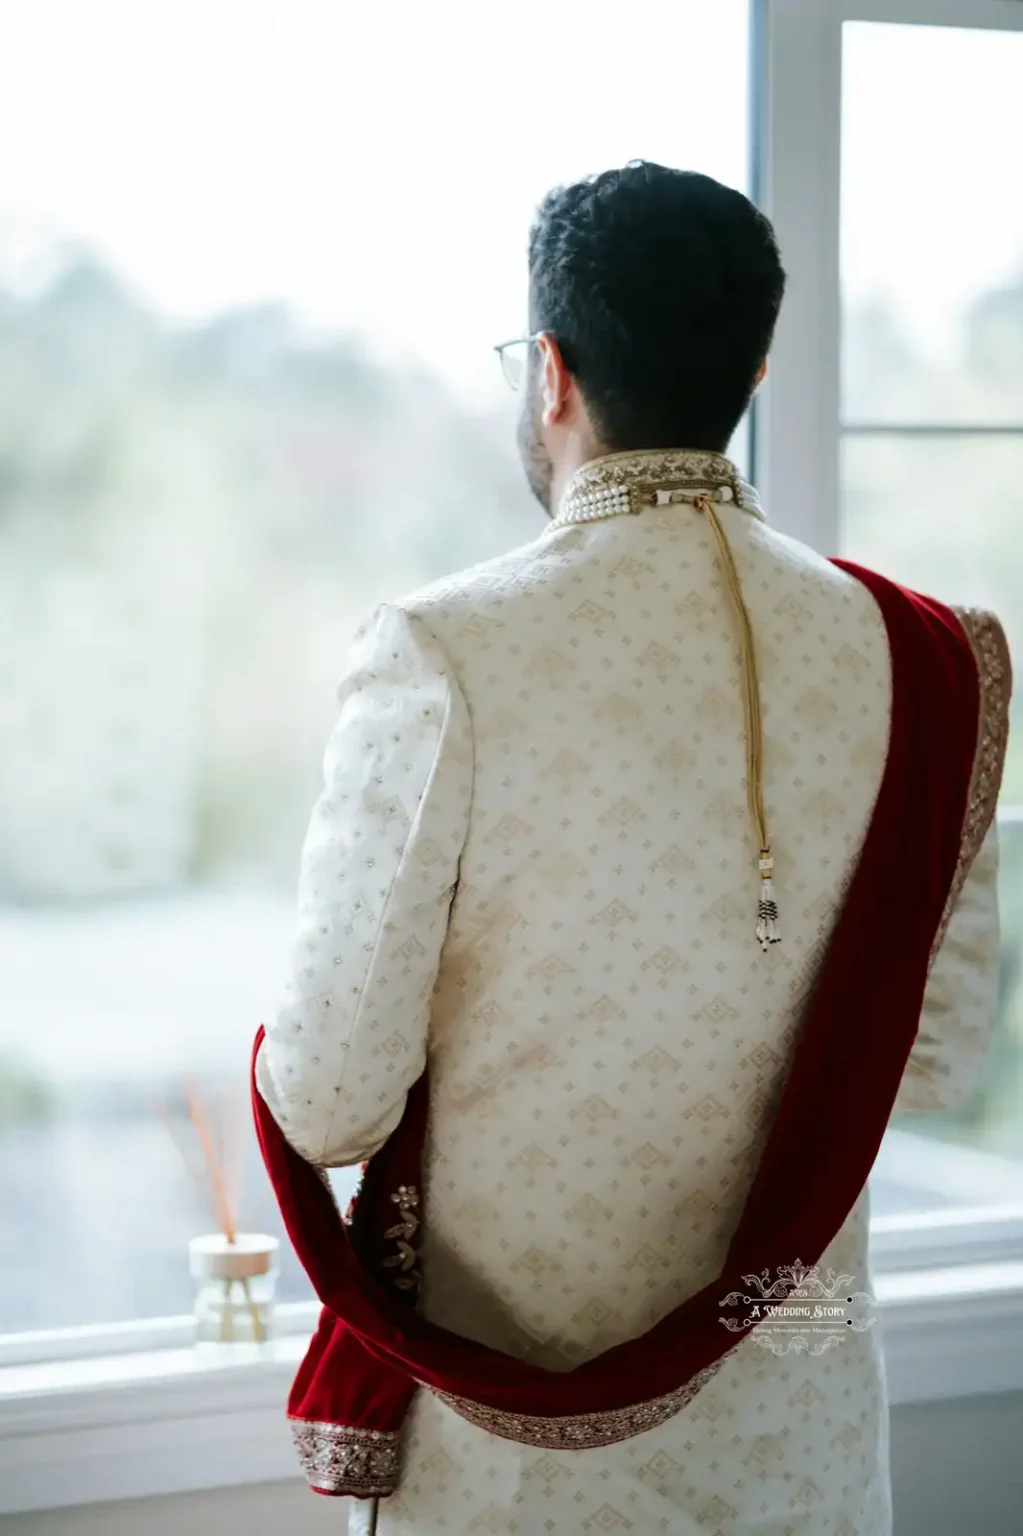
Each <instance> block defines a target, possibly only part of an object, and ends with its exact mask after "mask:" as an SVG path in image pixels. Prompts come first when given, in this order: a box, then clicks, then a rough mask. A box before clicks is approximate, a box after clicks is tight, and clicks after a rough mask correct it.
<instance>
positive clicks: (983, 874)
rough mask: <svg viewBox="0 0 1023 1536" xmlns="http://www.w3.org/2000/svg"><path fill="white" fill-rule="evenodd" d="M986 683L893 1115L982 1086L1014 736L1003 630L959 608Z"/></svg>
mask: <svg viewBox="0 0 1023 1536" xmlns="http://www.w3.org/2000/svg"><path fill="white" fill-rule="evenodd" d="M956 614H957V617H958V618H959V621H960V623H961V624H962V626H963V630H964V632H965V634H966V636H967V638H968V640H969V642H970V646H971V649H972V651H973V654H974V659H975V660H976V663H977V672H978V680H979V684H980V718H979V721H978V732H977V737H978V739H977V749H976V757H975V761H974V767H973V779H972V783H971V785H970V794H969V803H968V806H967V812H966V820H965V824H964V827H963V841H962V847H961V849H960V866H961V870H962V874H960V873H959V872H958V871H957V879H956V890H955V894H954V896H953V898H952V905H951V911H950V913H949V914H948V921H947V925H946V927H945V930H944V934H943V937H942V938H941V941H940V943H939V945H938V948H937V951H936V953H935V955H934V956H933V959H932V962H931V971H930V975H929V977H928V981H927V988H926V991H925V992H924V1001H923V1008H922V1010H921V1015H920V1027H919V1030H918V1033H917V1037H916V1040H915V1041H914V1044H913V1049H912V1051H911V1052H910V1055H909V1060H908V1061H907V1063H906V1070H905V1072H904V1074H903V1078H902V1083H901V1085H900V1087H899V1094H898V1097H897V1099H896V1102H895V1112H896V1113H897V1114H899V1113H905V1112H906V1111H908V1110H922V1111H934V1110H942V1109H950V1108H951V1107H952V1106H953V1105H955V1104H959V1103H961V1102H962V1101H963V1100H964V1099H966V1098H968V1097H969V1095H970V1094H971V1093H972V1092H973V1090H974V1088H975V1087H976V1086H977V1084H978V1083H979V1081H980V1079H981V1076H982V1074H983V1070H984V1064H985V1061H986V1059H987V1051H988V1046H989V1044H990V1040H991V1033H992V1029H993V1026H994V1023H995V1018H996V1016H997V1012H998V981H999V961H1000V952H1001V945H1000V932H999V922H998V830H997V825H996V822H995V814H996V810H997V805H998V793H999V790H1000V788H1001V782H1002V772H1003V768H1004V765H1005V752H1006V745H1007V742H1008V733H1009V701H1010V698H1011V695H1012V662H1011V660H1010V657H1009V650H1008V646H1007V645H1006V641H1005V634H1004V631H1003V630H1002V626H1001V625H1000V623H999V622H998V620H997V619H996V618H995V617H994V615H993V614H990V613H986V612H984V611H983V610H981V609H973V608H966V609H957V610H956Z"/></svg>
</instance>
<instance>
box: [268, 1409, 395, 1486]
mask: <svg viewBox="0 0 1023 1536" xmlns="http://www.w3.org/2000/svg"><path fill="white" fill-rule="evenodd" d="M290 1423H291V1433H292V1437H293V1439H294V1441H295V1448H296V1450H297V1451H298V1458H299V1461H300V1462H301V1463H302V1470H303V1472H304V1473H305V1475H306V1478H307V1479H308V1481H309V1485H310V1487H312V1488H318V1489H319V1490H320V1492H321V1493H334V1494H343V1493H347V1494H351V1495H352V1496H353V1497H354V1498H357V1499H372V1498H386V1497H387V1495H388V1494H389V1493H393V1492H394V1490H395V1489H396V1488H397V1486H398V1478H399V1474H400V1472H401V1464H400V1459H399V1455H398V1449H399V1436H398V1434H397V1433H396V1432H392V1431H391V1430H383V1429H348V1428H346V1427H345V1426H343V1425H341V1424H326V1423H321V1422H319V1421H318V1420H316V1419H292V1420H291V1421H290Z"/></svg>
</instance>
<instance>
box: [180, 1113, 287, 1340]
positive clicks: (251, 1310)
mask: <svg viewBox="0 0 1023 1536" xmlns="http://www.w3.org/2000/svg"><path fill="white" fill-rule="evenodd" d="M184 1099H185V1119H186V1122H187V1126H188V1134H187V1135H185V1134H184V1133H183V1131H182V1129H181V1128H178V1129H175V1125H174V1122H173V1121H172V1120H171V1119H170V1117H169V1116H166V1117H165V1118H166V1119H167V1122H168V1125H169V1128H170V1130H171V1134H172V1135H173V1136H174V1140H175V1142H176V1143H177V1146H178V1149H179V1151H180V1152H181V1155H182V1157H183V1158H184V1161H185V1165H186V1167H187V1168H188V1169H189V1171H190V1173H191V1174H192V1175H193V1177H194V1178H195V1180H196V1182H197V1183H198V1184H199V1186H200V1187H201V1189H202V1191H203V1193H204V1195H205V1196H206V1198H207V1199H208V1200H209V1202H210V1205H211V1207H212V1214H213V1216H214V1219H215V1220H216V1222H217V1226H218V1229H219V1230H218V1231H216V1232H211V1233H208V1234H206V1235H205V1236H203V1237H195V1238H193V1239H192V1241H191V1242H190V1243H189V1245H188V1246H189V1269H190V1271H191V1275H192V1278H193V1280H194V1282H195V1318H196V1330H197V1333H196V1336H197V1341H198V1342H199V1343H200V1344H241V1343H244V1344H264V1343H266V1341H267V1339H269V1337H270V1334H271V1331H272V1323H273V1299H274V1290H275V1287H276V1283H277V1250H278V1242H277V1239H276V1238H275V1237H269V1236H267V1235H266V1234H265V1233H262V1232H239V1230H238V1207H239V1202H240V1196H241V1183H242V1167H243V1162H244V1149H245V1136H244V1121H243V1118H242V1114H241V1113H240V1110H239V1109H238V1108H234V1107H232V1106H230V1105H228V1104H227V1103H224V1104H223V1105H222V1106H221V1108H220V1112H219V1114H218V1113H216V1112H214V1111H213V1110H212V1109H211V1108H210V1106H209V1105H208V1104H207V1103H206V1101H205V1100H204V1099H203V1097H202V1095H201V1094H200V1093H199V1091H198V1089H196V1088H195V1087H192V1086H189V1087H188V1088H186V1090H185V1096H184Z"/></svg>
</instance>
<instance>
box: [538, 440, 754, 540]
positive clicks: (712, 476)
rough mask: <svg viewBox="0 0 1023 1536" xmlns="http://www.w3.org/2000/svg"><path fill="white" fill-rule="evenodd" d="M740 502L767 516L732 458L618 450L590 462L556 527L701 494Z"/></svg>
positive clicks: (576, 477)
mask: <svg viewBox="0 0 1023 1536" xmlns="http://www.w3.org/2000/svg"><path fill="white" fill-rule="evenodd" d="M701 494H704V495H707V496H710V498H711V499H712V500H713V501H717V502H734V503H735V505H736V506H737V507H740V508H741V509H742V511H744V512H749V513H751V514H752V515H753V516H754V517H757V518H760V519H761V520H763V516H764V514H763V511H762V510H761V506H760V499H759V497H758V496H757V493H756V491H755V490H754V488H753V486H752V485H750V484H748V482H747V481H745V480H744V479H743V478H742V476H741V475H740V474H739V471H738V470H737V469H736V467H735V465H734V464H733V463H732V461H731V460H730V459H726V458H725V457H724V455H723V454H720V453H709V452H707V451H705V450H704V449H699V448H670V449H662V448H655V449H648V450H644V451H642V452H629V453H612V454H608V455H607V456H606V457H605V458H601V459H594V460H592V462H591V463H589V464H584V465H583V467H582V469H580V470H579V471H578V472H577V473H576V474H575V475H574V476H573V478H572V480H571V482H570V484H569V486H568V489H567V490H566V492H565V494H564V496H563V497H562V499H561V504H560V506H559V507H558V511H557V515H556V516H555V517H554V518H553V519H552V520H551V523H550V525H549V526H550V527H551V528H564V527H566V526H567V525H568V524H570V523H588V522H593V521H595V520H597V519H599V518H604V517H617V516H619V515H621V514H623V513H625V514H628V513H637V512H642V511H643V509H644V508H645V507H655V506H667V505H670V504H671V502H673V501H689V502H691V501H693V500H694V498H695V497H696V496H698V495H701Z"/></svg>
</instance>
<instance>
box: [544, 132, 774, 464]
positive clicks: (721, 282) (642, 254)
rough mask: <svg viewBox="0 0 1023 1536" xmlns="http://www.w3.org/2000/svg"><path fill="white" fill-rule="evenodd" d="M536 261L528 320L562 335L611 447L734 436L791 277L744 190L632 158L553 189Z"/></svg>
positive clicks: (722, 440) (705, 443)
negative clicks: (625, 162) (574, 183)
mask: <svg viewBox="0 0 1023 1536" xmlns="http://www.w3.org/2000/svg"><path fill="white" fill-rule="evenodd" d="M529 270H530V310H531V315H530V325H531V329H532V330H534V331H549V332H550V333H551V334H552V335H553V336H554V338H555V340H556V341H557V342H558V344H559V346H560V347H561V351H562V355H563V357H564V359H565V364H566V366H567V367H568V369H569V370H570V372H571V373H572V374H573V375H574V377H575V380H576V382H577V384H578V385H579V388H580V390H581V391H582V394H583V398H584V399H585V401H586V404H587V406H588V408H589V410H590V412H591V415H592V416H593V418H594V425H595V426H596V428H597V430H598V431H599V432H600V434H601V437H602V439H603V446H604V447H606V448H607V449H608V450H609V451H611V452H615V451H619V450H623V449H632V448H709V449H713V450H716V451H718V452H720V451H721V450H723V449H724V448H725V447H726V446H727V444H728V441H729V439H730V437H731V436H732V433H733V432H734V430H735V428H736V426H737V424H738V422H739V420H740V418H741V416H742V413H743V411H744V410H745V409H746V407H747V405H748V404H749V400H750V396H751V394H752V392H753V388H754V384H755V382H756V375H757V370H758V369H759V367H760V364H761V363H762V362H763V361H764V359H765V357H766V356H767V352H768V348H769V347H770V344H771V337H772V335H773V332H774V326H775V321H776V320H777V318H778V310H779V308H780V306H781V300H782V293H783V292H784V288H785V273H784V272H783V270H782V265H781V258H780V257H779V254H778V246H777V243H776V241H775V237H774V231H773V229H772V228H771V225H770V223H769V221H768V220H767V219H766V218H765V217H764V215H763V214H762V213H760V212H759V210H758V209H756V208H755V207H754V206H753V204H752V203H751V202H750V201H749V199H748V198H746V197H743V195H742V193H741V192H736V191H734V190H733V189H732V188H731V187H725V186H722V185H721V183H720V182H717V181H714V180H712V178H711V177H709V176H700V175H697V174H696V172H694V171H675V170H668V169H666V168H665V167H664V166H661V165H651V164H648V163H647V162H645V161H634V162H633V163H631V164H630V165H627V166H625V167H624V168H623V169H621V170H615V171H605V172H603V174H602V175H600V176H594V177H592V178H590V179H589V180H587V181H581V182H578V183H577V184H576V185H575V186H571V187H561V188H558V189H557V190H555V191H553V192H551V193H549V194H548V196H547V197H546V198H545V199H544V201H543V203H542V204H541V206H540V209H539V212H538V213H537V217H536V222H535V224H534V226H533V229H532V232H531V234H530V240H529Z"/></svg>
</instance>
